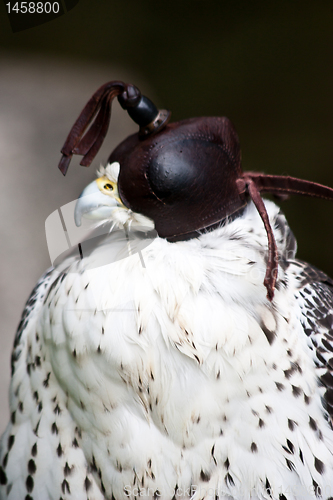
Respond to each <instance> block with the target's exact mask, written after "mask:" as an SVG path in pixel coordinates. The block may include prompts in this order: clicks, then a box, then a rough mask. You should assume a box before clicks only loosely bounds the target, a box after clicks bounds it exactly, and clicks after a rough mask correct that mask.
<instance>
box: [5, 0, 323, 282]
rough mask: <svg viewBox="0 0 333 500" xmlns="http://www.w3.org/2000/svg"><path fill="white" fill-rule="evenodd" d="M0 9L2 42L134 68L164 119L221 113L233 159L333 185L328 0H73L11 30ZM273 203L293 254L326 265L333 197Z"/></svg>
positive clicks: (19, 48)
mask: <svg viewBox="0 0 333 500" xmlns="http://www.w3.org/2000/svg"><path fill="white" fill-rule="evenodd" d="M0 9H1V10H0V12H1V26H0V47H1V48H2V49H4V50H6V51H7V52H16V53H17V52H23V53H25V54H28V53H29V54H38V55H41V54H42V55H46V56H47V57H57V58H65V59H66V60H69V61H75V62H78V61H81V62H88V63H94V64H96V63H101V64H107V65H109V66H110V68H112V67H114V66H116V67H117V66H121V67H123V68H128V69H130V70H134V71H135V74H137V75H140V77H142V79H144V81H146V82H148V84H149V88H150V89H153V91H154V93H155V96H157V101H158V104H159V105H161V106H163V107H167V108H169V109H171V110H172V112H173V119H174V120H178V119H182V118H187V117H190V116H196V115H226V116H228V117H229V118H230V119H231V120H232V121H233V123H234V125H235V126H236V129H237V131H238V134H239V136H240V140H241V145H242V152H243V167H244V169H255V170H262V171H265V172H268V173H276V174H290V175H294V176H300V177H304V178H308V179H311V180H315V181H318V182H321V183H327V184H330V185H332V186H333V140H332V116H333V98H332V89H333V68H332V62H333V61H332V58H333V52H332V49H333V3H332V1H331V0H330V1H322V0H317V1H314V0H310V1H309V0H301V1H293V0H279V1H269V0H266V1H260V0H259V1H256V0H254V1H252V0H251V1H249V0H241V1H239V0H234V1H231V0H230V1H221V0H220V1H212V0H178V1H175V0H169V1H168V2H162V1H158V0H154V1H153V0H126V2H125V1H123V2H119V1H117V2H116V1H112V0H107V1H106V0H105V1H103V0H100V1H98V2H97V1H92V0H80V1H79V3H78V4H77V6H76V7H74V8H73V9H72V10H71V11H70V12H68V13H67V14H65V15H63V16H62V17H60V18H58V19H56V20H54V21H51V22H48V23H46V24H43V25H41V26H37V27H35V28H33V29H28V30H24V31H21V32H18V33H15V34H13V33H12V32H11V29H10V25H9V22H8V19H7V17H6V11H5V7H4V5H1V6H0ZM100 83H101V84H102V83H104V82H100ZM134 83H135V82H134ZM142 90H143V92H144V91H145V89H144V88H143V89H142ZM93 91H95V88H92V89H91V92H93ZM83 104H85V103H84V102H82V105H83ZM74 118H75V117H74V116H73V119H74ZM67 132H68V130H64V134H67ZM283 208H284V210H285V212H286V213H287V216H288V219H289V221H290V224H291V226H292V228H293V229H294V232H295V233H296V236H297V239H298V242H299V257H301V258H303V259H307V260H309V261H311V262H313V263H315V264H316V265H317V266H319V267H321V268H323V269H324V270H325V271H327V272H328V273H330V274H331V275H333V262H332V258H331V244H332V239H333V228H332V224H331V220H332V216H333V206H332V205H331V204H330V203H328V202H322V201H318V200H315V201H314V200H312V199H308V198H303V199H293V200H291V201H289V202H287V203H284V204H283Z"/></svg>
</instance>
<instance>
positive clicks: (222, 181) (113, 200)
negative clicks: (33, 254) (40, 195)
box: [59, 81, 333, 300]
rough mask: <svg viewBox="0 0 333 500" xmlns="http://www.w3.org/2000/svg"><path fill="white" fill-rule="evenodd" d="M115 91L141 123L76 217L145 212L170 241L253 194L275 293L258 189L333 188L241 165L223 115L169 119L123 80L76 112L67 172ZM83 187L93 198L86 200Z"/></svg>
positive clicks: (271, 245)
mask: <svg viewBox="0 0 333 500" xmlns="http://www.w3.org/2000/svg"><path fill="white" fill-rule="evenodd" d="M115 97H118V101H119V103H120V105H121V106H122V107H123V108H124V109H125V110H126V111H127V112H128V114H129V116H130V117H131V118H132V119H133V120H134V121H135V122H136V123H137V124H138V125H139V126H140V130H139V133H137V134H133V135H131V136H130V137H128V138H127V139H125V140H124V141H123V142H122V143H121V144H120V145H119V146H118V147H117V148H116V149H115V150H114V151H113V153H112V154H111V156H110V158H109V163H110V165H109V166H108V167H106V169H105V170H104V171H103V172H102V175H101V177H100V178H98V179H97V180H96V181H95V182H94V183H92V184H90V185H89V186H88V187H87V188H86V189H85V191H84V192H83V193H82V195H81V197H82V199H81V198H80V200H79V201H78V204H77V209H76V213H75V220H76V224H77V225H80V223H81V217H82V216H85V217H92V218H96V219H100V220H103V219H104V218H106V219H107V218H108V217H111V218H112V219H113V221H114V222H115V223H116V224H119V223H121V224H124V223H125V224H129V223H131V222H133V221H134V220H138V217H144V220H145V221H147V220H148V221H150V223H151V224H152V221H154V222H153V224H154V225H155V229H156V231H157V233H158V235H159V236H160V237H162V238H166V239H167V240H169V241H171V242H174V241H181V240H188V239H191V238H195V237H198V236H200V234H201V233H202V232H203V231H206V230H212V229H215V228H216V227H218V226H219V225H220V224H221V222H222V221H224V220H225V219H227V218H228V217H230V216H233V217H234V216H236V217H237V216H238V214H239V213H241V210H242V209H243V208H244V207H245V206H246V204H247V203H248V201H249V200H250V199H252V201H253V203H254V205H255V207H256V208H257V210H258V212H259V214H260V217H261V219H262V221H263V224H264V226H265V229H266V232H267V241H268V257H267V268H266V276H265V280H264V285H265V286H266V288H267V297H268V298H269V300H272V299H273V296H274V288H275V283H276V279H277V272H278V251H277V245H276V242H275V239H274V234H273V229H272V227H271V224H270V221H269V216H268V214H267V211H266V208H265V204H264V202H263V200H262V198H261V193H262V192H264V193H265V192H266V193H271V194H274V195H276V196H279V197H280V198H281V197H283V195H289V194H292V193H296V194H303V195H310V196H317V197H320V198H327V199H330V200H333V189H331V188H328V187H326V186H322V185H320V184H316V183H313V182H310V181H304V180H301V179H295V178H293V177H289V176H279V175H265V174H262V173H257V172H243V171H242V168H241V153H240V145H239V140H238V136H237V134H236V131H235V130H234V127H233V125H232V124H231V122H230V120H229V119H228V118H225V117H201V118H190V119H187V120H182V121H179V122H175V123H171V124H169V123H168V121H169V118H170V112H169V111H167V110H158V109H157V108H156V106H155V105H154V104H153V103H152V101H150V99H148V98H147V97H145V96H143V95H141V92H140V91H139V89H138V88H137V87H135V86H134V85H131V84H126V83H124V82H120V81H113V82H108V83H106V84H105V85H102V86H101V87H100V88H99V89H98V90H97V91H96V92H95V94H94V95H93V96H92V97H91V99H90V100H89V101H88V103H87V104H86V106H85V107H84V109H83V110H82V112H81V114H80V116H79V117H78V119H77V120H76V122H75V124H74V126H73V127H72V130H71V131H70V133H69V135H68V137H67V139H66V141H65V144H64V146H63V148H62V150H61V151H62V154H63V156H62V159H61V161H60V163H59V169H60V170H61V172H62V173H63V174H64V175H65V174H66V172H67V169H68V166H69V163H70V161H71V158H72V156H73V154H78V155H82V156H83V159H82V160H81V165H83V166H89V165H90V164H91V162H92V160H93V159H94V157H95V156H96V154H97V152H98V150H99V148H100V146H101V145H102V142H103V140H104V138H105V135H106V133H107V130H108V125H109V120H110V116H111V103H112V100H113V99H114V98H115ZM89 126H90V128H88V127H89ZM87 128H88V130H87ZM115 165H117V167H115ZM119 166H120V167H119ZM108 169H109V170H108ZM116 174H117V175H116ZM88 195H89V196H91V200H90V201H88V200H84V197H85V196H88ZM126 207H127V208H126Z"/></svg>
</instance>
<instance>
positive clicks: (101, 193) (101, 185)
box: [74, 162, 154, 230]
mask: <svg viewBox="0 0 333 500" xmlns="http://www.w3.org/2000/svg"><path fill="white" fill-rule="evenodd" d="M119 170H120V164H119V163H118V162H113V163H111V164H108V165H107V166H106V167H103V166H101V167H100V168H99V170H98V172H97V174H98V178H97V179H95V180H94V181H93V182H91V183H90V184H88V186H87V187H86V188H85V189H84V190H83V191H82V193H81V195H80V197H79V199H78V201H77V203H76V206H75V211H74V219H75V224H76V225H77V226H78V227H80V226H81V224H82V218H85V219H90V220H94V221H96V222H98V223H100V224H103V223H105V222H110V221H111V222H112V223H113V226H116V227H120V226H125V227H127V228H130V227H135V229H137V230H140V228H142V230H143V229H144V230H147V229H153V228H154V222H153V221H152V220H151V219H149V218H148V217H145V216H144V215H142V214H139V213H136V212H133V211H132V210H131V209H129V208H128V207H126V206H125V205H124V204H123V202H122V201H121V199H120V196H119V192H118V176H119Z"/></svg>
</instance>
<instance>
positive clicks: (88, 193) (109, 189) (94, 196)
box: [74, 176, 127, 227]
mask: <svg viewBox="0 0 333 500" xmlns="http://www.w3.org/2000/svg"><path fill="white" fill-rule="evenodd" d="M119 208H126V209H127V207H125V205H123V203H122V202H121V200H120V197H119V193H118V188H117V183H116V182H111V181H110V180H109V179H108V178H107V177H106V176H103V177H99V178H98V179H96V180H95V181H93V182H91V183H90V184H88V186H87V187H86V188H85V189H84V190H83V191H82V193H81V195H80V197H79V199H78V201H77V203H76V206H75V211H74V219H75V224H76V225H77V226H78V227H80V226H81V223H82V217H85V218H87V219H95V220H104V219H108V218H110V217H111V216H112V213H113V212H114V210H117V209H119Z"/></svg>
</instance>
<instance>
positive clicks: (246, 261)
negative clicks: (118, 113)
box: [0, 82, 333, 500]
mask: <svg viewBox="0 0 333 500" xmlns="http://www.w3.org/2000/svg"><path fill="white" fill-rule="evenodd" d="M112 83H113V86H111V87H110V86H109V87H108V89H107V90H108V92H110V88H111V91H114V89H115V88H116V89H120V90H119V92H118V94H117V95H121V96H122V97H123V104H124V101H125V104H124V107H126V106H125V105H126V98H128V100H130V98H132V100H133V95H132V94H133V92H132V94H131V90H132V88H131V87H128V88H126V89H125V90H126V92H127V94H126V95H125V98H124V95H123V92H124V89H123V88H121V85H120V83H121V82H112ZM115 84H117V85H118V87H117V85H115ZM104 87H105V86H104ZM104 87H102V88H104ZM133 88H134V89H135V87H133ZM121 92H122V93H121ZM96 94H97V93H96ZM96 94H95V101H96V102H97V103H98V104H100V103H101V102H102V103H104V104H100V107H101V110H102V114H103V112H104V113H105V106H106V104H108V103H107V102H106V101H107V99H106V98H105V95H106V94H105V92H104V93H103V92H100V94H98V96H97V98H96ZM107 95H109V94H107ZM139 97H140V96H139ZM103 99H104V101H103ZM145 99H146V98H145ZM119 100H120V99H119ZM147 101H148V100H147ZM89 103H91V101H89ZM89 103H88V104H89ZM105 103H106V104H105ZM144 104H145V103H144ZM148 104H149V103H148ZM103 106H104V107H103ZM140 106H141V107H143V108H145V109H144V110H143V111H144V112H146V108H147V106H148V105H147V106H146V107H145V106H143V105H142V99H141V101H140V99H137V101H136V103H135V106H134V105H133V102H132V104H131V107H130V106H128V107H130V108H131V109H130V111H131V113H132V115H134V118H135V119H136V121H137V123H139V125H140V126H141V131H142V132H143V133H144V130H145V127H146V128H147V123H146V122H147V117H146V115H144V119H142V122H141V123H140V116H139V118H138V117H137V116H136V115H135V112H134V111H135V110H137V109H139V111H140ZM148 107H149V106H148ZM85 109H86V108H85ZM133 109H134V111H133ZM155 109H156V108H155ZM158 113H159V115H158V117H160V116H161V115H163V113H161V112H158ZM88 114H89V120H91V115H92V114H93V113H92V112H91V110H90V109H89V113H88ZM138 114H139V115H140V113H139V112H138ZM143 114H144V113H143ZM146 114H147V113H146ZM132 115H131V116H132ZM80 116H81V121H82V120H83V122H84V119H83V118H85V116H83V118H82V115H80ZM98 116H100V115H98ZM98 116H97V118H96V120H98ZM132 117H133V116H132ZM102 118H103V117H102ZM159 119H160V118H158V119H157V120H155V125H156V122H158V120H159ZM89 120H88V119H87V121H89ZM152 121H154V120H150V122H152ZM162 121H163V120H161V119H160V124H157V126H156V127H155V128H157V130H154V132H155V134H153V133H152V132H151V130H152V129H151V128H150V129H149V131H148V132H147V133H146V136H147V137H146V138H145V137H144V138H143V139H139V138H138V137H136V134H135V135H134V136H131V137H130V138H129V139H127V140H125V141H124V143H122V144H121V145H120V146H119V147H118V148H117V149H116V150H115V151H114V153H113V154H112V155H111V157H110V163H109V164H108V165H107V166H106V167H105V168H102V169H101V170H100V173H99V178H98V179H97V180H96V181H94V182H93V183H92V184H90V185H89V186H88V187H87V188H86V190H85V191H84V192H83V193H82V196H81V197H80V198H79V201H78V203H77V206H76V210H75V220H76V224H77V225H78V226H80V224H81V223H82V222H83V221H84V220H86V219H87V218H89V219H90V220H95V221H96V226H98V227H99V228H101V227H109V226H106V225H107V224H109V225H110V227H109V229H108V230H107V231H106V232H105V234H104V235H102V236H99V237H98V238H97V239H96V240H95V243H94V244H92V245H90V247H89V251H87V252H86V253H85V252H84V251H83V253H82V254H81V255H78V253H77V252H75V251H74V252H73V254H72V255H71V254H70V255H66V256H64V258H63V259H62V260H61V262H59V264H58V265H57V266H56V267H55V268H52V269H50V270H49V271H47V272H46V274H45V275H44V276H43V277H42V278H41V280H40V281H39V282H38V283H37V285H36V287H35V289H34V290H33V292H32V295H31V297H30V299H29V300H28V302H27V305H26V308H25V310H24V312H23V316H22V320H21V323H20V325H19V328H18V331H17V334H16V337H15V343H14V349H13V355H12V381H11V388H10V408H11V418H10V422H9V424H8V426H7V429H6V431H5V433H4V434H3V436H2V438H1V443H0V498H1V500H4V499H8V500H23V499H25V500H31V499H34V500H48V499H50V500H60V499H62V500H65V499H66V500H70V499H73V500H74V499H75V500H87V499H90V500H104V499H108V500H121V499H126V498H129V499H132V500H134V499H138V498H141V497H142V498H144V499H158V498H161V499H162V500H172V499H174V500H178V499H184V500H185V499H189V498H192V499H193V500H203V499H205V500H208V499H209V500H216V499H222V498H225V499H228V500H250V499H251V500H259V499H260V500H264V499H265V500H303V499H304V500H308V499H309V500H310V499H315V498H322V499H327V500H328V499H331V498H333V430H332V416H333V376H332V372H333V361H332V360H333V334H332V330H333V281H332V280H331V279H330V278H328V277H327V276H326V275H325V274H324V273H322V272H321V271H319V270H317V269H315V268H314V267H312V266H310V265H308V264H306V263H304V262H301V261H299V260H297V259H296V258H295V253H296V242H295V238H294V236H293V234H292V232H291V230H290V228H289V226H288V223H287V221H286V219H285V217H284V215H283V214H282V213H281V211H280V209H279V207H278V206H277V205H275V204H274V203H273V202H271V201H265V202H263V201H262V199H261V198H260V195H259V192H260V191H267V192H272V193H275V194H283V193H292V192H299V191H301V192H302V193H303V194H311V195H314V196H321V197H326V198H331V199H332V198H333V195H332V193H333V191H332V190H331V189H330V188H326V187H324V186H320V185H318V184H314V183H310V182H307V181H300V180H298V179H293V178H290V177H278V176H265V175H264V174H255V173H252V174H243V173H242V172H241V170H240V167H239V165H240V164H239V146H238V142H237V139H236V136H235V133H234V131H233V129H232V127H231V125H230V122H228V121H227V119H221V118H214V119H212V118H209V119H191V120H185V121H183V122H179V123H176V124H171V125H166V123H162ZM101 122H103V120H102V119H101V118H100V122H99V127H98V126H97V125H95V130H93V132H90V131H91V129H90V130H89V131H88V132H87V133H86V136H83V139H82V138H80V140H81V145H80V143H79V145H77V143H76V144H74V146H73V145H71V147H70V153H71V154H72V153H73V152H74V153H75V152H78V153H79V154H85V155H87V154H88V153H89V151H91V148H92V147H94V141H93V140H92V139H94V140H95V142H96V138H99V137H100V135H99V134H100V130H101V129H103V126H101ZM150 122H149V123H148V125H149V126H150V127H151V124H150ZM94 123H95V124H96V121H95V122H94ZM97 123H98V122H97ZM103 123H104V122H103ZM103 123H102V125H103ZM92 127H94V125H92ZM85 128H86V123H85V122H84V126H82V129H85ZM148 128H149V127H148ZM97 129H98V133H97V132H96V130H97ZM82 133H83V132H82ZM89 133H90V136H89ZM219 133H220V139H219V138H218V137H219ZM72 134H73V132H72ZM75 134H76V135H79V134H78V133H77V128H76V129H75ZM94 134H95V135H94ZM104 135H105V134H104ZM81 136H82V134H81ZM87 136H88V138H87ZM82 141H85V143H84V144H83V142H82ZM88 146H89V147H88ZM83 150H85V152H84V151H83ZM66 151H67V150H66V148H65V152H64V155H65V156H66V155H67V157H70V154H67V153H66ZM211 159H213V160H212V161H211ZM216 159H218V161H217V160H216ZM62 165H63V164H62ZM192 167H193V170H192ZM136 168H137V171H136V170H135V169H136ZM63 170H66V168H63ZM221 170H222V171H223V172H222V174H221V173H220V171H221ZM235 170H236V174H237V175H235V176H233V174H232V172H234V171H235ZM136 172H137V174H136ZM220 175H221V176H222V177H220ZM223 176H224V181H223ZM141 207H142V208H141ZM154 227H155V230H154ZM147 235H148V236H149V235H150V236H149V237H148V236H147ZM152 235H153V236H152ZM132 236H133V237H132ZM147 238H148V239H147ZM83 247H84V244H83V243H82V248H83ZM138 249H139V250H138ZM101 253H102V254H103V259H104V260H103V259H102V260H101ZM105 258H106V260H105Z"/></svg>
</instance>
